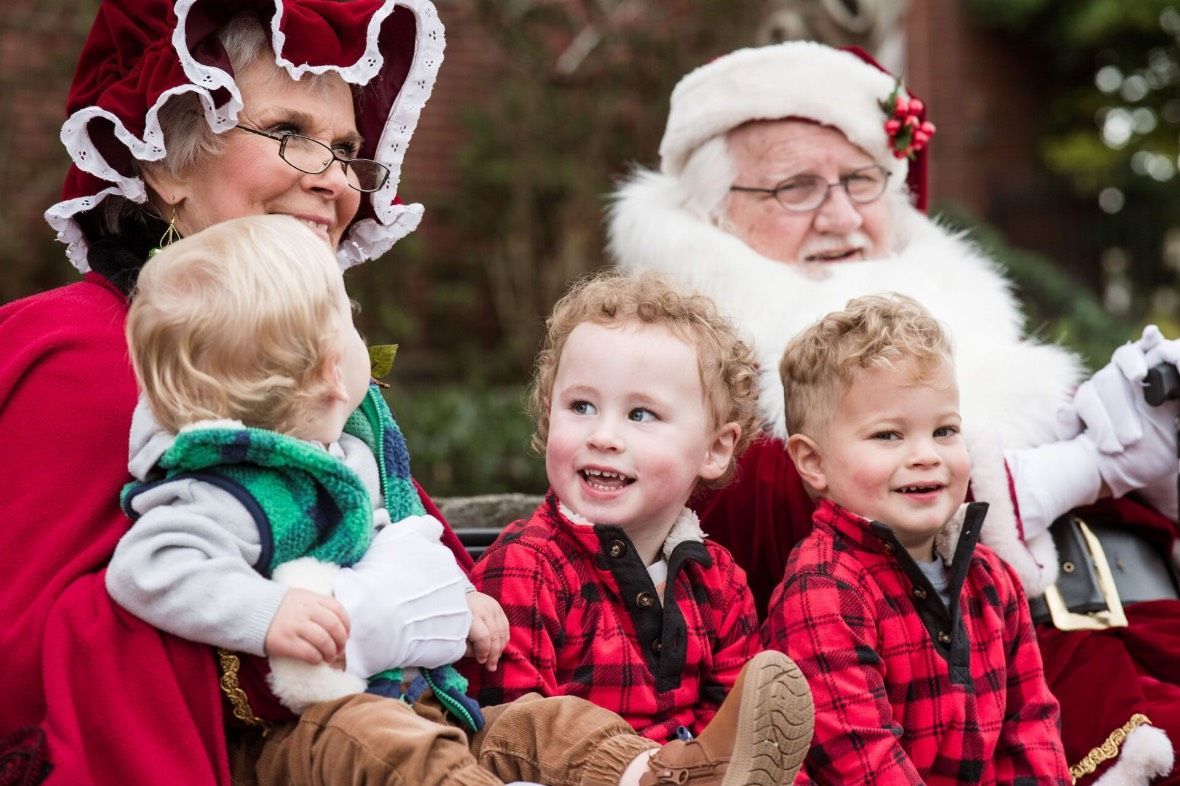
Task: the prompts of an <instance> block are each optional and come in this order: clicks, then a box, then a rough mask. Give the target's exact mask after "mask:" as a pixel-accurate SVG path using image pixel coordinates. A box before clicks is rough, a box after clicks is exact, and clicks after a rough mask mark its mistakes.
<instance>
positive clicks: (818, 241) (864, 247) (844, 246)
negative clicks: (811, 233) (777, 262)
mask: <svg viewBox="0 0 1180 786" xmlns="http://www.w3.org/2000/svg"><path fill="white" fill-rule="evenodd" d="M872 245H873V242H872V240H870V239H869V236H868V235H866V234H865V233H864V232H861V231H860V230H857V231H855V232H849V233H848V234H846V235H820V236H819V237H816V238H812V239H809V240H807V241H806V242H804V244H803V246H802V248H800V249H799V261H800V262H811V261H823V259H824V258H825V257H836V256H841V255H844V254H849V253H851V252H854V251H862V252H864V254H865V255H866V256H867V255H868V253H869V249H870V248H871V247H872Z"/></svg>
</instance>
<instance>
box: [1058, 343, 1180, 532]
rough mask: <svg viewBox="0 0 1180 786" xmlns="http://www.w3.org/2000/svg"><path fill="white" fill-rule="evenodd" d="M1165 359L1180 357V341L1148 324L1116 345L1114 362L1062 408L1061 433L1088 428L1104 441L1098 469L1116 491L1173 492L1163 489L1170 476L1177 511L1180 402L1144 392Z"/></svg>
mask: <svg viewBox="0 0 1180 786" xmlns="http://www.w3.org/2000/svg"><path fill="white" fill-rule="evenodd" d="M1162 362H1167V363H1172V364H1173V365H1175V364H1177V363H1178V362H1180V341H1174V340H1173V341H1169V340H1167V339H1165V338H1164V337H1163V334H1161V333H1160V331H1159V328H1157V327H1156V326H1155V325H1148V326H1147V327H1146V328H1144V329H1143V337H1142V338H1140V339H1139V340H1138V341H1136V342H1133V343H1129V344H1124V345H1123V346H1121V347H1119V348H1118V349H1116V350H1115V352H1114V355H1113V356H1112V357H1111V362H1110V363H1109V364H1107V365H1106V366H1105V367H1104V368H1102V369H1100V370H1099V371H1098V372H1097V373H1096V374H1094V376H1093V377H1091V378H1090V379H1089V380H1087V381H1086V382H1084V383H1082V385H1081V386H1079V387H1078V391H1077V393H1076V394H1075V395H1074V399H1073V402H1072V406H1069V407H1066V408H1063V409H1062V410H1061V411H1059V412H1058V417H1057V426H1058V434H1059V435H1060V436H1065V435H1069V434H1071V433H1072V434H1076V433H1078V432H1079V431H1081V429H1082V428H1084V429H1085V432H1086V434H1087V435H1089V437H1090V438H1091V439H1092V440H1093V441H1094V443H1095V444H1096V445H1097V446H1098V450H1099V454H1098V458H1097V460H1098V472H1099V473H1100V474H1101V475H1102V479H1103V480H1104V481H1106V485H1107V486H1109V487H1110V490H1111V493H1112V494H1113V495H1114V496H1116V497H1121V496H1123V495H1124V494H1126V493H1127V492H1129V491H1133V490H1135V489H1143V488H1150V489H1153V490H1154V489H1158V490H1159V491H1158V492H1157V496H1158V495H1159V494H1163V495H1164V497H1167V496H1169V495H1168V494H1167V493H1166V492H1163V491H1162V489H1163V486H1164V485H1165V480H1166V481H1167V482H1168V483H1170V485H1171V486H1172V491H1171V493H1170V497H1171V505H1170V507H1171V510H1172V511H1175V507H1176V503H1175V485H1176V473H1177V470H1178V469H1180V464H1178V462H1177V457H1176V416H1177V414H1180V402H1178V401H1175V400H1172V401H1165V402H1164V403H1163V404H1161V405H1160V406H1158V407H1153V406H1151V405H1150V404H1148V403H1147V400H1146V399H1145V398H1144V397H1143V380H1144V378H1145V377H1146V376H1147V371H1148V369H1150V368H1151V367H1152V366H1154V365H1156V364H1158V363H1162ZM1153 504H1154V503H1153ZM1164 504H1166V499H1165V500H1164ZM1163 512H1165V513H1166V512H1167V511H1163ZM1170 515H1173V517H1174V512H1173V513H1172V514H1170Z"/></svg>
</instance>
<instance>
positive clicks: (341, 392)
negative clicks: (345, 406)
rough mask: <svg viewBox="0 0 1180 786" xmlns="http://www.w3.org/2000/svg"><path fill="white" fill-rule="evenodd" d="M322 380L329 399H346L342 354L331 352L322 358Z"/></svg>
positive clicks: (346, 388)
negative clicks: (331, 353)
mask: <svg viewBox="0 0 1180 786" xmlns="http://www.w3.org/2000/svg"><path fill="white" fill-rule="evenodd" d="M321 373H322V374H323V382H324V389H325V394H326V396H327V398H328V400H329V401H348V386H347V385H345V384H344V356H343V355H341V354H333V355H329V356H327V357H326V358H324V368H323V370H322V371H321Z"/></svg>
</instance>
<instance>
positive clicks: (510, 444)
mask: <svg viewBox="0 0 1180 786" xmlns="http://www.w3.org/2000/svg"><path fill="white" fill-rule="evenodd" d="M394 373H395V375H396V371H395V372H394ZM386 400H388V401H389V404H390V407H391V408H392V409H393V411H394V413H395V414H396V416H397V422H398V424H399V425H400V426H401V428H402V432H403V433H404V434H405V437H406V444H407V445H408V446H409V448H410V456H411V464H412V467H413V472H414V477H415V478H417V480H418V482H419V483H421V484H422V486H423V487H424V488H426V489H427V491H429V492H430V494H432V495H435V496H442V497H445V496H454V495H465V494H493V493H503V492H514V491H515V492H523V493H529V494H541V493H543V492H544V491H545V488H546V486H547V485H548V484H547V482H546V480H545V462H544V460H543V459H542V458H541V457H540V456H538V455H537V454H536V453H535V452H533V451H532V450H531V449H530V448H529V439H530V438H531V436H532V433H533V423H532V419H531V418H530V417H529V416H528V414H527V413H526V408H525V393H524V388H523V387H480V386H478V385H465V384H464V385H460V384H448V385H439V386H435V387H431V388H430V389H420V390H412V389H405V388H401V387H394V388H392V389H391V390H389V391H386Z"/></svg>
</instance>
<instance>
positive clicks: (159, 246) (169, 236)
mask: <svg viewBox="0 0 1180 786" xmlns="http://www.w3.org/2000/svg"><path fill="white" fill-rule="evenodd" d="M177 240H180V233H179V232H177V231H176V208H175V207H174V208H172V219H171V220H170V221H169V222H168V228H167V229H165V230H164V234H162V235H160V240H159V241H158V242H157V243H156V247H155V248H153V249H151V250H150V251H148V259H151V258H152V257H154V256H155V255H156V254H159V253H160V252H161V251H162V250H164V249H165V248H167V247H168V246H170V245H172V244H173V243H175V242H176V241H177Z"/></svg>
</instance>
